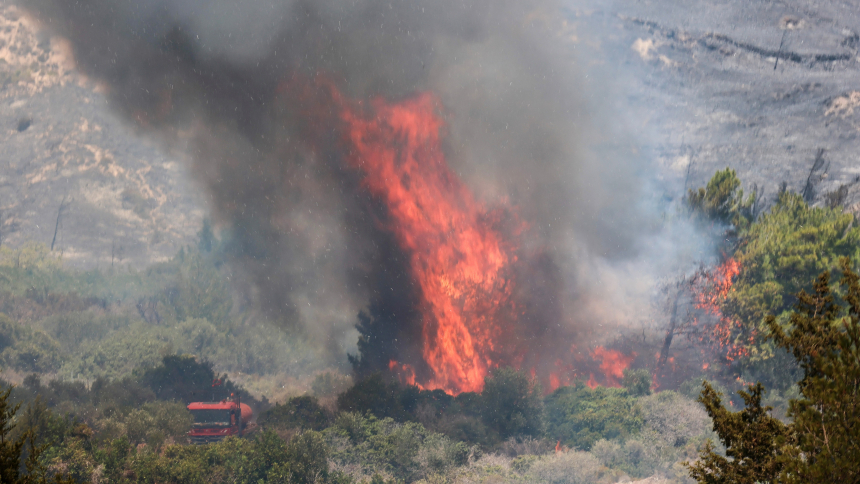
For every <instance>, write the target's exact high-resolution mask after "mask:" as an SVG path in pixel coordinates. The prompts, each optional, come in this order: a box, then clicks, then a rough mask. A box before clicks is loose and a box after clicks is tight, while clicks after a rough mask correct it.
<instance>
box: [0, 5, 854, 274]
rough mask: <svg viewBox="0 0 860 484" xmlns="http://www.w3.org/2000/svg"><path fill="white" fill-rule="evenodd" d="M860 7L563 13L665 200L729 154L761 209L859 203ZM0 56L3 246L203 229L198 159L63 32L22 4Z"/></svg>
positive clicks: (602, 102)
mask: <svg viewBox="0 0 860 484" xmlns="http://www.w3.org/2000/svg"><path fill="white" fill-rule="evenodd" d="M852 3H853V2H848V1H829V2H774V1H740V0H724V1H704V0H685V1H676V0H655V1H640V2H623V1H618V2H605V1H602V0H585V1H565V2H563V6H562V7H563V8H562V9H561V10H560V11H559V12H557V15H559V16H563V17H564V18H565V20H566V26H565V29H564V30H563V31H562V32H559V38H560V39H562V40H561V41H563V42H566V43H568V44H569V46H570V49H569V52H570V55H571V60H570V61H571V62H577V63H580V64H581V65H582V72H584V75H585V76H587V80H590V81H591V87H592V88H593V91H594V92H593V93H591V94H590V95H588V96H587V97H588V98H589V99H590V100H591V102H592V103H593V107H594V109H597V110H601V111H602V112H603V114H605V115H607V116H610V117H613V118H617V123H618V125H619V126H623V129H621V130H620V131H619V132H620V133H624V135H622V136H623V137H624V139H614V140H610V141H609V144H616V145H618V146H622V147H625V149H628V148H629V149H631V150H632V151H635V152H639V153H644V154H645V155H646V158H647V157H650V158H652V159H657V160H658V163H657V166H658V167H660V168H659V169H661V170H662V173H660V174H659V175H660V177H661V178H663V179H664V180H665V181H666V184H665V187H664V189H665V190H666V194H665V195H666V197H669V198H677V197H681V196H682V195H683V194H684V192H685V188H693V187H697V186H701V185H703V184H704V183H706V181H707V180H708V179H709V178H710V177H711V175H712V174H713V173H714V171H716V170H717V169H721V168H724V167H726V166H729V167H732V168H734V169H736V170H737V171H738V174H739V176H740V178H741V179H742V180H743V181H744V183H745V185H746V186H745V189H746V190H747V191H748V192H749V191H750V190H751V189H752V188H753V186H755V187H757V189H758V193H759V194H763V197H761V198H762V200H763V202H764V203H763V204H762V206H761V209H764V208H765V207H766V205H767V204H768V203H769V202H770V201H772V200H773V197H774V196H775V195H776V193H777V192H778V190H779V188H780V185H781V184H782V183H783V182H784V183H785V184H786V185H787V188H788V189H790V190H795V191H798V192H805V194H806V195H807V196H808V198H809V200H810V201H813V202H814V203H826V201H827V200H828V197H827V194H828V193H835V192H837V190H838V189H839V187H840V186H842V185H845V186H846V187H847V190H843V193H842V195H843V196H842V197H841V198H840V197H836V198H833V197H831V200H836V201H841V202H842V204H843V205H845V206H848V207H850V209H852V210H853V211H857V210H860V183H858V180H860V178H858V177H860V161H858V156H860V155H858V153H860V149H858V148H860V137H858V134H860V76H858V74H860V61H858V59H860V58H858V48H860V10H858V9H857V8H856V4H852ZM0 59H2V61H0V216H2V220H0V243H2V244H4V245H7V246H12V247H15V246H17V245H20V244H21V243H23V242H25V241H34V240H35V241H39V242H43V243H45V244H48V245H50V244H51V243H52V242H54V244H55V249H56V250H59V251H62V252H63V257H64V259H65V260H66V261H68V262H70V263H72V264H75V265H80V266H89V267H93V266H102V267H103V266H105V265H108V264H110V262H111V260H112V259H113V260H114V261H115V263H116V262H118V263H121V264H126V263H131V264H134V265H137V266H142V265H145V264H147V263H149V262H152V261H155V260H159V259H162V258H164V257H167V256H170V255H171V254H173V253H174V252H175V251H176V250H177V249H178V248H179V247H181V246H182V245H184V244H186V243H189V242H191V241H192V240H193V239H194V236H195V233H196V231H197V230H198V228H199V226H200V221H201V219H202V218H203V216H204V215H205V204H204V200H203V199H202V195H201V193H202V192H201V191H200V190H199V189H198V187H196V186H195V184H194V183H193V182H192V181H191V180H190V178H189V177H188V176H187V175H186V173H185V169H184V165H183V163H182V159H183V155H182V154H181V153H166V152H164V151H163V150H161V149H160V146H159V143H157V142H156V141H153V140H147V139H145V138H142V137H138V136H136V135H135V132H134V128H133V127H131V126H127V125H125V124H124V123H123V122H121V121H119V120H118V118H117V117H116V116H114V115H113V114H112V113H111V109H110V106H108V105H107V101H106V98H105V97H104V96H103V95H102V94H100V92H99V86H97V85H96V84H95V83H93V82H91V81H89V80H87V79H86V78H84V77H83V76H81V75H80V74H78V73H77V72H76V70H75V68H74V62H73V60H72V59H71V55H70V54H69V50H68V48H65V46H64V43H63V41H62V40H61V39H56V38H50V37H49V36H48V35H47V34H44V33H41V32H39V29H38V28H37V26H35V25H34V24H33V23H32V22H30V21H28V20H27V18H26V17H23V16H22V15H21V12H20V10H18V9H17V8H16V7H14V5H13V3H12V2H9V1H8V0H7V1H2V2H0ZM588 85H589V84H588V83H587V82H586V86H588ZM631 147H632V148H631ZM816 159H818V160H819V161H818V163H816ZM64 200H65V204H64V202H63V201H64ZM61 205H64V208H63V210H62V215H61V217H60V225H59V228H58V230H57V236H56V240H54V231H55V230H54V229H55V226H56V221H57V214H58V210H59V209H60V206H61Z"/></svg>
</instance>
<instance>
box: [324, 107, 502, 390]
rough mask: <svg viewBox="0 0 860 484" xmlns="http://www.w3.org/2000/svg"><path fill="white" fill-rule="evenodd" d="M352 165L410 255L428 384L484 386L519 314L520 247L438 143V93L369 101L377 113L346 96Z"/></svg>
mask: <svg viewBox="0 0 860 484" xmlns="http://www.w3.org/2000/svg"><path fill="white" fill-rule="evenodd" d="M341 106H342V112H341V116H340V117H341V119H342V121H344V122H345V124H346V136H347V140H348V141H349V143H350V145H351V148H352V149H351V157H350V159H349V162H350V164H351V165H352V166H354V167H355V168H358V169H360V170H362V172H363V173H364V179H363V183H364V185H365V187H366V188H367V189H368V190H369V191H370V192H371V193H372V194H373V195H374V196H376V197H378V198H380V199H382V200H383V201H384V202H385V205H386V206H387V209H388V213H389V219H390V221H389V227H388V228H389V229H390V230H391V231H393V233H394V234H395V237H396V239H397V241H398V244H399V245H400V246H401V247H402V248H403V249H405V251H406V252H407V253H408V254H409V258H410V259H409V266H410V268H411V270H412V273H413V277H414V278H415V279H416V283H417V284H418V286H419V288H420V292H421V296H422V298H423V307H422V308H421V314H422V318H423V329H422V333H423V338H424V355H423V356H424V360H425V361H426V363H427V365H428V366H429V367H430V369H431V370H432V373H433V374H432V376H431V377H430V378H429V380H427V381H425V382H420V383H422V385H423V387H425V388H430V389H442V390H445V391H447V392H449V393H452V394H458V393H461V392H464V391H479V390H480V389H481V388H482V387H483V382H484V377H485V376H486V375H487V372H488V371H489V369H490V368H492V367H493V366H494V365H497V364H498V362H497V361H494V357H493V354H494V352H495V351H496V348H495V344H494V342H495V341H498V340H499V338H500V336H502V335H503V334H504V333H505V332H506V324H505V323H504V322H505V321H510V316H512V315H513V303H512V302H511V297H510V296H511V291H512V286H513V282H512V280H511V278H510V267H511V264H512V263H513V262H514V261H515V260H516V258H515V256H513V255H512V251H513V246H512V244H511V243H510V242H509V241H507V240H505V238H504V237H502V235H501V234H500V233H499V232H498V231H497V230H495V229H494V227H493V226H494V221H495V219H496V218H497V217H498V216H499V214H498V213H493V212H488V211H487V210H485V208H484V207H483V206H482V205H481V204H480V203H478V202H477V201H476V200H475V199H474V197H473V196H472V194H471V193H470V192H469V190H468V189H467V187H466V186H465V185H464V184H463V183H462V182H461V181H460V180H459V178H458V177H457V176H456V175H455V174H454V173H453V172H452V171H451V169H450V168H449V167H448V165H447V162H446V160H445V156H444V154H443V151H442V145H441V139H440V136H441V133H442V131H443V129H444V123H443V121H442V120H441V118H440V117H439V115H438V106H439V102H438V100H437V99H436V98H435V97H434V96H433V95H430V94H421V95H418V96H416V97H414V98H411V99H408V100H406V101H402V102H400V103H396V104H390V103H387V102H385V101H382V100H376V101H374V102H373V103H372V109H371V111H372V117H371V116H367V115H363V113H360V112H358V111H357V110H356V109H353V108H351V107H350V106H349V105H347V104H346V103H343V102H342V103H341Z"/></svg>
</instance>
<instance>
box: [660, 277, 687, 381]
mask: <svg viewBox="0 0 860 484" xmlns="http://www.w3.org/2000/svg"><path fill="white" fill-rule="evenodd" d="M682 293H683V282H681V283H679V284H678V292H677V293H675V302H674V303H673V304H672V317H671V319H669V329H668V330H667V331H666V339H664V340H663V348H662V349H661V350H660V358H659V359H658V360H657V371H659V370H661V369H662V368H663V365H665V364H666V360H668V359H669V347H670V346H672V338H674V337H675V326H676V325H677V324H678V303H679V302H680V301H681V294H682Z"/></svg>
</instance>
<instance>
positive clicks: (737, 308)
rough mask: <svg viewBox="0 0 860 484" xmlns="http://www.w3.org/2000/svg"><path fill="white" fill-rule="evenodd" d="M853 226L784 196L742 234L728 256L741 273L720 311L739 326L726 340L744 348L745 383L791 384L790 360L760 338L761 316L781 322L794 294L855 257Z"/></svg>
mask: <svg viewBox="0 0 860 484" xmlns="http://www.w3.org/2000/svg"><path fill="white" fill-rule="evenodd" d="M853 222H854V218H853V216H852V215H851V214H847V213H844V214H843V213H842V212H841V210H838V209H831V208H810V207H809V206H808V205H807V204H806V202H804V200H803V198H802V197H801V196H800V195H797V194H794V193H789V192H785V193H782V194H781V195H780V197H779V201H778V202H777V203H776V205H774V206H773V207H772V208H771V210H770V212H769V213H766V214H763V215H762V216H761V218H760V219H759V220H758V221H757V222H756V223H755V224H753V225H752V226H751V227H750V228H749V230H748V231H746V233H745V235H744V237H743V238H742V241H741V244H740V247H739V248H738V250H737V252H736V253H735V256H734V257H735V259H736V260H737V261H738V262H739V263H740V266H741V268H742V270H741V273H740V275H739V277H738V279H737V281H736V282H735V284H734V285H733V287H732V290H731V291H729V293H728V295H727V298H726V301H725V303H724V304H723V307H722V311H723V314H725V315H726V316H727V317H729V318H731V319H732V320H734V321H739V322H741V324H739V325H737V326H736V329H735V332H734V333H733V335H732V338H733V343H735V344H738V345H741V346H743V347H746V348H748V352H749V355H750V356H749V358H748V360H749V361H748V362H744V364H745V365H746V367H747V368H746V369H745V371H746V372H747V373H748V376H747V378H756V377H758V378H763V379H764V380H765V381H766V383H767V384H768V385H769V386H773V387H776V388H778V389H780V390H784V389H786V388H787V385H790V384H791V383H793V382H794V381H797V379H798V378H799V374H798V372H797V371H796V370H794V369H796V365H795V364H794V363H793V361H792V359H791V357H790V356H788V355H787V354H786V353H785V352H783V351H781V350H779V349H778V348H776V347H775V345H774V344H773V343H772V342H770V341H768V340H767V339H766V338H765V336H766V335H767V334H768V329H767V325H766V323H765V319H766V316H767V315H769V314H773V315H776V317H777V319H778V320H779V321H780V322H781V323H786V322H787V319H788V313H789V311H790V308H791V307H792V306H794V304H795V303H796V301H797V299H796V297H795V294H797V293H798V292H799V291H801V290H804V289H809V288H810V286H811V284H812V283H813V281H814V280H815V278H816V276H817V275H818V274H820V273H821V272H822V271H830V270H833V269H835V268H836V267H837V266H838V261H839V259H840V258H841V257H844V256H851V257H854V258H857V257H860V228H858V227H854V226H853ZM768 360H772V361H768ZM762 362H766V363H765V364H763V363H762ZM756 372H757V373H756Z"/></svg>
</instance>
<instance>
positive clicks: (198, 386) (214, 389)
mask: <svg viewBox="0 0 860 484" xmlns="http://www.w3.org/2000/svg"><path fill="white" fill-rule="evenodd" d="M216 380H220V381H221V383H220V384H218V385H214V382H215V381H216ZM139 381H140V382H141V384H142V385H144V386H146V387H149V388H151V389H152V391H153V392H154V393H155V396H156V398H158V399H160V400H179V401H183V402H193V401H201V400H203V401H211V400H221V399H224V398H227V397H228V396H229V395H230V394H231V393H237V392H239V388H238V387H236V385H235V384H234V383H233V382H231V381H230V380H227V379H226V375H224V376H219V375H218V374H216V373H215V371H214V370H213V369H212V364H211V363H209V362H206V361H198V360H197V359H196V358H194V357H193V356H187V355H182V356H179V355H167V356H165V357H163V358H162V361H161V365H159V366H157V367H155V368H150V369H147V370H146V371H144V372H143V374H142V375H141V376H140V379H139ZM213 385H214V386H213ZM242 396H243V400H246V399H247V398H248V397H247V396H245V395H242Z"/></svg>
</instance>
